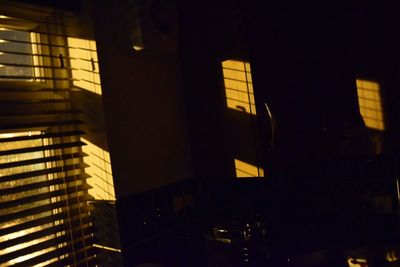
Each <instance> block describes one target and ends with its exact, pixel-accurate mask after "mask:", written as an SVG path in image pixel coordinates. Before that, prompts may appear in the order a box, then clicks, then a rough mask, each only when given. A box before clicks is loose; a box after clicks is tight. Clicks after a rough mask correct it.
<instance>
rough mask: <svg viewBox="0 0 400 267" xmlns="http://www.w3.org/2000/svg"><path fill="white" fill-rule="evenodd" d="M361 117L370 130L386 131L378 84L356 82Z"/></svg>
mask: <svg viewBox="0 0 400 267" xmlns="http://www.w3.org/2000/svg"><path fill="white" fill-rule="evenodd" d="M356 84H357V94H358V104H359V107H360V113H361V116H362V117H363V119H364V122H365V125H366V126H367V127H368V128H372V129H376V130H382V131H383V130H385V123H384V121H383V108H382V101H381V95H380V94H381V92H380V86H379V84H378V83H376V82H372V81H366V80H359V79H357V80H356Z"/></svg>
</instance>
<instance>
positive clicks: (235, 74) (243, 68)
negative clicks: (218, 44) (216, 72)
mask: <svg viewBox="0 0 400 267" xmlns="http://www.w3.org/2000/svg"><path fill="white" fill-rule="evenodd" d="M222 72H223V75H224V84H225V94H226V104H227V106H228V108H231V109H236V110H239V111H243V112H246V113H249V114H252V115H256V106H255V101H254V93H253V83H252V78H251V69H250V63H248V62H245V61H237V60H225V61H223V62H222Z"/></svg>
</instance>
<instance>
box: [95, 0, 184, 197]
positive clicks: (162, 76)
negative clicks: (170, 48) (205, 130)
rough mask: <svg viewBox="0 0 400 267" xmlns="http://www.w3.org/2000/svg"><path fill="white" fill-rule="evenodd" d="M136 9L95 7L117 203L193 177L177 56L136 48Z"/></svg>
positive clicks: (104, 4)
mask: <svg viewBox="0 0 400 267" xmlns="http://www.w3.org/2000/svg"><path fill="white" fill-rule="evenodd" d="M131 4H132V1H131V2H129V1H125V2H123V3H118V4H117V3H114V2H113V3H111V2H101V3H100V2H96V5H95V6H93V8H94V17H95V31H96V40H97V45H98V54H99V61H100V70H101V73H102V74H101V79H102V87H103V103H104V111H105V121H106V127H107V133H108V141H109V146H110V152H111V160H112V165H113V174H114V179H115V188H116V194H117V198H118V197H119V198H120V197H124V196H128V195H131V194H135V193H138V192H142V191H145V190H149V189H153V188H156V187H161V186H163V185H167V184H170V183H173V182H176V181H180V180H182V179H185V178H187V177H188V176H189V172H190V163H189V158H188V154H187V153H188V143H187V140H186V134H185V121H184V120H185V118H184V110H183V100H182V95H181V90H182V89H181V82H180V73H179V65H178V62H179V61H178V57H177V54H176V52H165V51H161V52H160V51H156V49H153V50H152V49H149V50H147V49H146V48H145V49H144V50H142V51H140V52H138V51H135V50H133V49H132V46H131V42H130V36H129V34H128V33H129V27H128V28H127V26H129V24H128V23H127V22H126V21H127V20H128V21H129V19H130V17H129V16H130V14H131V12H133V10H132V9H133V8H134V7H135V6H134V5H133V6H132V5H131ZM132 19H134V18H133V17H132Z"/></svg>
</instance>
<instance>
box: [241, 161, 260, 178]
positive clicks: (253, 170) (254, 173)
mask: <svg viewBox="0 0 400 267" xmlns="http://www.w3.org/2000/svg"><path fill="white" fill-rule="evenodd" d="M235 169H236V177H237V178H246V177H247V178H249V177H264V170H263V169H262V168H260V167H257V166H254V165H251V164H249V163H246V162H244V161H241V160H238V159H235Z"/></svg>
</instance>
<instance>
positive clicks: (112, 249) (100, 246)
mask: <svg viewBox="0 0 400 267" xmlns="http://www.w3.org/2000/svg"><path fill="white" fill-rule="evenodd" d="M93 247H96V248H101V249H105V250H110V251H115V252H122V250H120V249H117V248H112V247H107V246H102V245H98V244H93Z"/></svg>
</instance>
